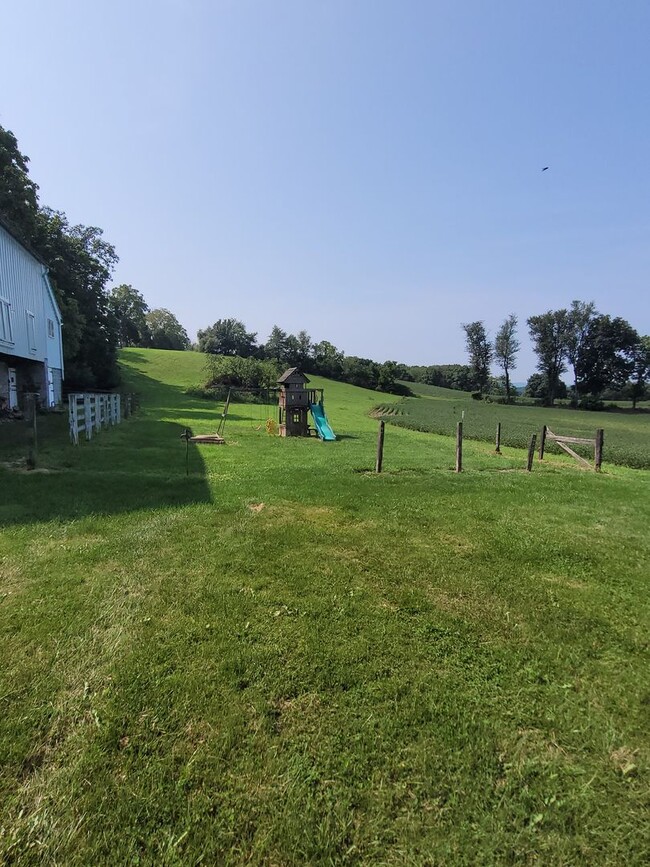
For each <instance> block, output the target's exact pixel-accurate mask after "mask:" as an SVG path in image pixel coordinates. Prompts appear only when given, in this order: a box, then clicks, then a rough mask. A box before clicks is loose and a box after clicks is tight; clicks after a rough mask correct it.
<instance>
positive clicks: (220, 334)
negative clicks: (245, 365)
mask: <svg viewBox="0 0 650 867" xmlns="http://www.w3.org/2000/svg"><path fill="white" fill-rule="evenodd" d="M197 337H198V344H199V352H208V353H210V354H211V355H239V356H241V357H242V358H247V357H249V356H251V355H254V354H255V350H256V349H257V343H256V337H257V334H253V333H252V332H248V331H246V326H245V325H244V323H243V322H240V321H239V319H217V321H216V322H215V323H214V325H210V326H209V327H208V328H206V329H205V330H203V331H199V332H198V335H197Z"/></svg>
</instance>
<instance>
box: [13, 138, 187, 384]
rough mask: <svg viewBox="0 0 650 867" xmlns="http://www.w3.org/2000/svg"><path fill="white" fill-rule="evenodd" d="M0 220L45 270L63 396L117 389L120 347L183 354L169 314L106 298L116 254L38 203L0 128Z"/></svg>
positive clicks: (127, 297)
mask: <svg viewBox="0 0 650 867" xmlns="http://www.w3.org/2000/svg"><path fill="white" fill-rule="evenodd" d="M0 218H2V221H3V223H4V224H5V225H6V226H7V228H9V229H10V231H11V232H12V233H13V234H14V235H15V236H16V237H17V238H18V239H19V240H20V241H21V242H22V243H23V244H24V245H25V246H26V247H27V248H28V249H29V250H31V251H32V252H33V253H34V254H36V255H37V256H38V257H39V258H40V259H41V260H42V261H43V262H44V263H45V264H46V266H47V268H48V275H49V278H50V282H51V284H52V287H53V290H54V293H55V296H56V300H57V303H58V305H59V308H60V310H61V315H62V318H63V356H64V364H65V375H66V379H65V384H66V388H67V389H68V390H70V389H72V390H75V389H79V390H82V389H91V388H99V389H109V388H113V387H114V386H116V385H117V384H118V382H119V370H118V365H117V351H118V348H119V347H120V346H130V345H146V346H160V347H161V348H167V345H170V346H171V344H173V345H174V348H185V347H184V346H183V347H182V346H180V343H183V341H184V342H185V345H187V344H188V343H189V341H188V340H187V335H186V334H185V332H184V331H183V330H182V328H181V327H180V326H179V325H178V322H177V321H176V320H175V318H174V317H173V316H172V314H171V313H169V311H167V310H149V308H148V307H147V305H146V304H144V302H143V299H142V296H139V294H138V293H137V292H135V290H133V289H132V287H124V286H123V287H117V289H115V290H112V291H111V292H109V291H108V289H107V285H108V283H109V282H110V279H111V276H112V274H113V271H114V269H115V266H116V264H117V262H118V256H117V253H116V251H115V248H114V247H113V245H112V244H110V243H109V242H108V241H106V240H105V238H104V237H103V232H102V230H101V229H99V228H97V227H96V226H83V225H70V223H69V221H68V218H67V217H66V215H65V214H64V213H63V212H62V211H55V210H52V209H51V208H47V207H44V206H42V205H41V204H40V203H39V198H38V186H37V184H35V183H34V181H32V179H31V178H30V176H29V158H28V157H26V156H25V155H24V154H22V153H21V152H20V150H19V148H18V142H17V140H16V137H15V136H14V134H13V133H12V132H11V131H10V130H8V129H5V128H4V127H2V126H0ZM132 317H133V318H132ZM142 317H144V322H143V321H142ZM134 331H135V332H137V338H135V336H134ZM183 335H184V338H183Z"/></svg>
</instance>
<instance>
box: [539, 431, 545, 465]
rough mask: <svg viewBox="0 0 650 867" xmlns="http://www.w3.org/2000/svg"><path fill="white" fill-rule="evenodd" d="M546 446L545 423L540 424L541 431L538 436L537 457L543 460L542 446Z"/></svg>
mask: <svg viewBox="0 0 650 867" xmlns="http://www.w3.org/2000/svg"><path fill="white" fill-rule="evenodd" d="M545 446H546V425H545V424H544V425H542V433H541V436H540V438H539V459H540V461H543V460H544V447H545Z"/></svg>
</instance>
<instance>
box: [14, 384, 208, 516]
mask: <svg viewBox="0 0 650 867" xmlns="http://www.w3.org/2000/svg"><path fill="white" fill-rule="evenodd" d="M129 386H130V387H133V386H135V387H136V389H137V390H138V391H139V392H140V393H141V395H142V408H141V410H140V411H139V412H138V413H136V414H135V415H134V416H132V417H131V418H129V419H127V420H125V421H123V422H122V423H121V424H120V425H118V426H116V427H114V428H110V429H108V430H103V431H101V432H100V433H98V434H96V435H95V436H94V437H93V439H92V440H91V441H89V442H87V441H85V440H81V441H80V443H79V445H78V446H72V445H71V444H70V442H69V439H68V431H67V424H66V423H65V420H63V422H62V421H61V420H60V419H59V420H58V421H57V422H56V424H54V425H52V426H51V427H50V429H49V431H48V435H47V437H45V436H44V438H43V439H44V441H43V442H42V443H41V444H40V445H39V451H38V455H37V464H36V469H35V470H32V471H28V470H26V469H25V468H24V467H23V466H20V465H18V466H16V467H13V468H10V469H7V468H2V467H0V490H1V491H2V497H1V498H0V526H5V527H6V526H11V525H18V524H28V523H33V522H41V521H52V520H54V521H67V520H73V519H77V518H83V517H85V516H87V515H94V514H102V515H111V514H119V513H123V512H130V511H135V510H140V509H159V508H178V507H181V506H185V505H191V504H195V503H208V502H211V499H212V497H211V493H210V488H209V485H208V483H207V479H206V473H205V464H204V460H203V456H202V454H201V452H200V450H199V448H198V447H197V446H196V445H194V444H193V443H190V444H189V447H188V446H186V443H185V441H184V440H183V439H182V434H183V433H184V431H185V428H186V426H185V425H182V424H176V423H174V422H169V421H163V420H162V419H161V418H160V416H161V415H164V414H165V410H161V409H160V408H159V407H160V406H170V405H172V406H173V405H179V406H180V405H183V404H185V405H186V406H188V404H189V406H188V409H191V401H187V398H186V399H185V401H183V399H182V390H181V389H177V388H175V387H174V386H167V385H165V384H163V383H160V382H158V381H155V380H150V379H149V378H148V377H146V376H144V375H142V374H139V373H138V374H135V375H134V374H131V375H129ZM186 401H187V403H186ZM179 415H181V413H180V412H179ZM185 417H186V418H187V417H188V415H186V416H185ZM191 419H192V417H191V413H190V414H189V419H188V420H191ZM19 451H21V450H19ZM11 458H12V460H14V461H15V460H16V458H18V460H20V454H19V453H18V454H16V453H15V451H14V453H13V454H12V456H11ZM186 460H187V464H188V467H189V474H188V473H187V472H186Z"/></svg>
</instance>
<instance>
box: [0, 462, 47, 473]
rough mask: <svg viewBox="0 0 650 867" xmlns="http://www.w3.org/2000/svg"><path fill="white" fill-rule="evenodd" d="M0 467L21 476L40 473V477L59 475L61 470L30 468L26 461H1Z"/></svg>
mask: <svg viewBox="0 0 650 867" xmlns="http://www.w3.org/2000/svg"><path fill="white" fill-rule="evenodd" d="M0 467H3V469H5V470H9V472H11V473H21V474H25V475H27V474H30V475H31V474H32V473H41V474H42V475H46V476H49V475H50V474H52V473H60V472H61V470H50V469H48V468H47V467H30V466H28V465H27V461H25V460H20V461H2V462H0Z"/></svg>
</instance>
